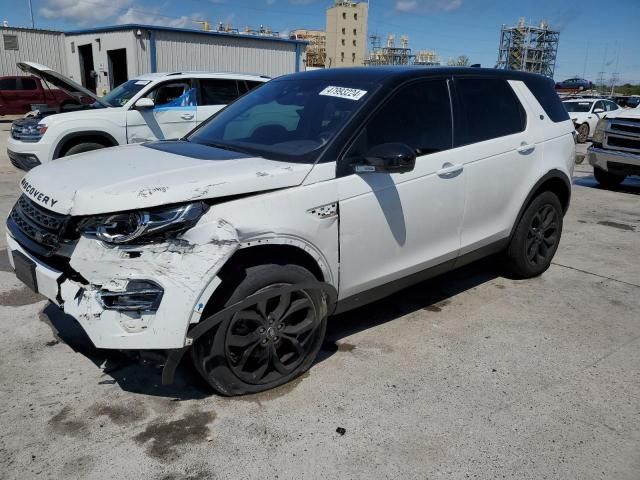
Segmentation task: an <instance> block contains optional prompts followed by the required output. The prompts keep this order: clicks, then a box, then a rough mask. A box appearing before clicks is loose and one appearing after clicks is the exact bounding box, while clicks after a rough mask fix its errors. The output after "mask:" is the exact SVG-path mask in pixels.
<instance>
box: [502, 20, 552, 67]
mask: <svg viewBox="0 0 640 480" xmlns="http://www.w3.org/2000/svg"><path fill="white" fill-rule="evenodd" d="M559 39H560V32H558V31H556V30H551V29H550V28H549V25H548V23H547V22H546V21H542V22H540V25H538V26H534V25H527V24H526V22H525V19H524V18H520V21H519V22H518V25H516V26H515V27H508V26H506V25H503V26H502V29H501V32H500V47H499V50H498V63H497V65H496V68H502V69H505V70H521V71H524V72H533V73H539V74H542V75H546V76H547V77H553V71H554V70H555V68H556V54H557V53H558V42H559Z"/></svg>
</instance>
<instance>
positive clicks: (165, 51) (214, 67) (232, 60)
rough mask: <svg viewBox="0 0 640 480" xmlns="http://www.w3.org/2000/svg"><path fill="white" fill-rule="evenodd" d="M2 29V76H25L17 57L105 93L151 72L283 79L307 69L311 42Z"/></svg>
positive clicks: (126, 30) (120, 28) (169, 31)
mask: <svg viewBox="0 0 640 480" xmlns="http://www.w3.org/2000/svg"><path fill="white" fill-rule="evenodd" d="M0 32H1V33H2V36H3V42H2V43H1V44H0V47H1V48H0V58H2V60H0V76H3V75H16V74H19V73H18V71H17V69H16V67H15V63H16V62H17V61H34V62H37V63H42V64H45V65H47V66H50V67H51V68H53V69H55V70H58V71H59V72H60V73H62V74H64V75H67V76H68V77H70V78H71V79H73V80H74V81H76V82H78V83H81V84H82V85H84V86H85V87H87V88H88V89H90V90H93V91H95V92H96V93H98V94H99V95H102V94H104V93H106V92H108V91H109V90H111V89H112V88H114V87H115V86H117V85H119V84H120V83H123V82H124V81H126V80H128V79H130V78H134V77H136V76H138V75H142V74H145V73H149V72H179V71H211V72H237V73H253V74H259V75H267V76H269V77H277V76H280V75H284V74H287V73H293V72H298V71H300V70H304V65H305V58H304V57H305V47H306V42H304V41H300V40H290V39H285V38H280V37H272V36H261V35H251V34H242V33H227V32H218V31H203V30H192V29H185V28H172V27H161V26H151V25H139V24H129V25H116V26H109V27H100V28H92V29H86V30H74V31H69V32H51V31H43V30H32V29H24V28H12V27H2V28H0ZM43 32H44V33H43ZM7 47H9V48H8V49H7Z"/></svg>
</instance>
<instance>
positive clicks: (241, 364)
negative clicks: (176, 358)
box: [191, 265, 326, 395]
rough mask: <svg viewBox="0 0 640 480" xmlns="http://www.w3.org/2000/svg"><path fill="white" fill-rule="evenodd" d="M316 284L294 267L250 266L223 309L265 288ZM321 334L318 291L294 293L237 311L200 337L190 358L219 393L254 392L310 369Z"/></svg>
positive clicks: (308, 274) (322, 321)
mask: <svg viewBox="0 0 640 480" xmlns="http://www.w3.org/2000/svg"><path fill="white" fill-rule="evenodd" d="M315 280H316V279H315V277H314V276H313V274H312V273H311V272H309V271H308V270H306V269H305V268H303V267H300V266H297V265H258V266H254V267H249V268H247V269H246V271H245V275H244V279H243V280H242V281H240V282H239V283H238V286H237V287H236V288H235V290H233V292H232V294H231V296H230V297H229V298H228V300H227V301H226V302H225V305H224V306H225V307H226V306H229V305H233V304H234V303H237V302H239V301H241V300H243V299H244V298H246V297H248V296H250V295H253V294H256V293H261V292H267V291H268V290H269V289H273V288H278V287H282V286H285V285H295V284H299V283H300V284H302V283H308V282H310V281H315ZM325 330H326V314H325V311H324V309H323V306H322V292H321V291H320V290H317V289H316V290H303V289H301V290H293V291H288V292H285V293H282V294H279V295H277V296H273V297H272V298H269V299H267V300H263V301H259V302H257V303H256V304H254V305H251V306H248V307H246V308H243V309H242V310H240V311H237V312H235V313H234V314H232V315H231V316H230V317H229V318H227V319H226V320H225V321H223V322H222V323H221V324H220V325H219V327H218V328H216V329H212V330H211V331H210V332H208V333H207V334H205V335H203V336H202V337H201V338H199V339H198V340H197V341H196V342H195V344H194V346H193V348H192V350H191V354H192V358H193V361H194V364H195V366H196V368H197V370H198V371H199V372H200V374H201V375H202V376H203V377H204V378H205V380H207V382H208V383H209V384H210V385H211V386H212V387H213V388H214V389H215V390H216V391H217V392H219V393H221V394H223V395H243V394H247V393H257V392H261V391H263V390H268V389H271V388H274V387H277V386H278V385H282V384H284V383H286V382H288V381H290V380H292V379H294V378H295V377H297V376H299V375H301V374H302V373H304V372H305V371H306V370H308V369H309V367H310V366H311V364H312V363H313V361H314V359H315V357H316V355H317V354H318V351H319V350H320V346H321V345H322V341H323V339H324V334H325Z"/></svg>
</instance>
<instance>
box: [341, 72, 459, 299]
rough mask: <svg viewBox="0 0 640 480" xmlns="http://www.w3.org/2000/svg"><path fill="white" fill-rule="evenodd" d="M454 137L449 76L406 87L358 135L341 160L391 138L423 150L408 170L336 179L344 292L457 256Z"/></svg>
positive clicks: (357, 157) (355, 156)
mask: <svg viewBox="0 0 640 480" xmlns="http://www.w3.org/2000/svg"><path fill="white" fill-rule="evenodd" d="M451 141H452V139H451V112H450V103H449V93H448V89H447V84H446V81H445V80H444V79H439V80H429V81H420V82H413V83H411V84H409V85H407V86H405V87H402V88H401V89H400V90H399V91H398V92H397V93H396V94H395V95H393V96H392V97H391V99H390V100H389V101H388V102H386V103H385V104H384V105H383V106H382V107H381V108H380V109H379V110H378V111H377V112H376V113H375V114H374V115H373V117H372V118H371V120H370V121H369V122H367V124H366V125H365V126H364V127H363V129H362V131H361V132H360V133H359V134H358V135H357V137H356V140H355V141H354V142H353V144H352V145H351V147H350V148H349V150H348V152H347V154H346V155H345V158H343V159H341V162H347V163H349V164H353V163H360V162H361V159H362V158H363V156H364V155H365V154H366V152H367V151H368V150H369V149H370V148H371V147H372V146H374V145H378V144H381V143H391V142H401V143H405V144H407V145H409V146H410V147H412V148H414V149H415V150H416V151H417V152H418V153H419V156H418V158H417V159H416V166H415V168H414V170H413V171H411V172H408V173H403V174H398V173H395V174H389V173H380V172H377V173H361V174H351V175H347V176H344V177H342V178H339V179H338V180H337V182H338V193H339V199H340V206H339V208H340V297H341V298H345V297H349V296H351V295H355V294H357V293H359V292H362V291H364V290H367V289H370V288H373V287H376V286H380V285H383V284H385V283H388V282H391V281H393V280H396V279H399V278H402V277H405V276H407V275H410V274H412V273H416V272H419V271H420V270H424V269H425V268H428V267H430V266H433V265H436V264H439V263H443V262H445V261H447V260H453V259H455V257H456V256H457V254H458V249H459V246H460V225H461V221H462V213H463V210H464V198H465V189H464V183H465V174H464V171H463V170H460V169H457V170H456V169H455V168H453V169H452V168H451V166H452V165H455V164H456V163H457V155H456V152H455V151H453V150H451ZM443 169H448V170H447V171H442V170H443Z"/></svg>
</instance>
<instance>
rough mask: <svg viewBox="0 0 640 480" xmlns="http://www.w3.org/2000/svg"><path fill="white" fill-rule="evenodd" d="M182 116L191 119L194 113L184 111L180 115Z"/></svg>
mask: <svg viewBox="0 0 640 480" xmlns="http://www.w3.org/2000/svg"><path fill="white" fill-rule="evenodd" d="M180 118H181V119H183V120H191V119H192V118H193V113H183V114H182V115H180Z"/></svg>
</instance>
